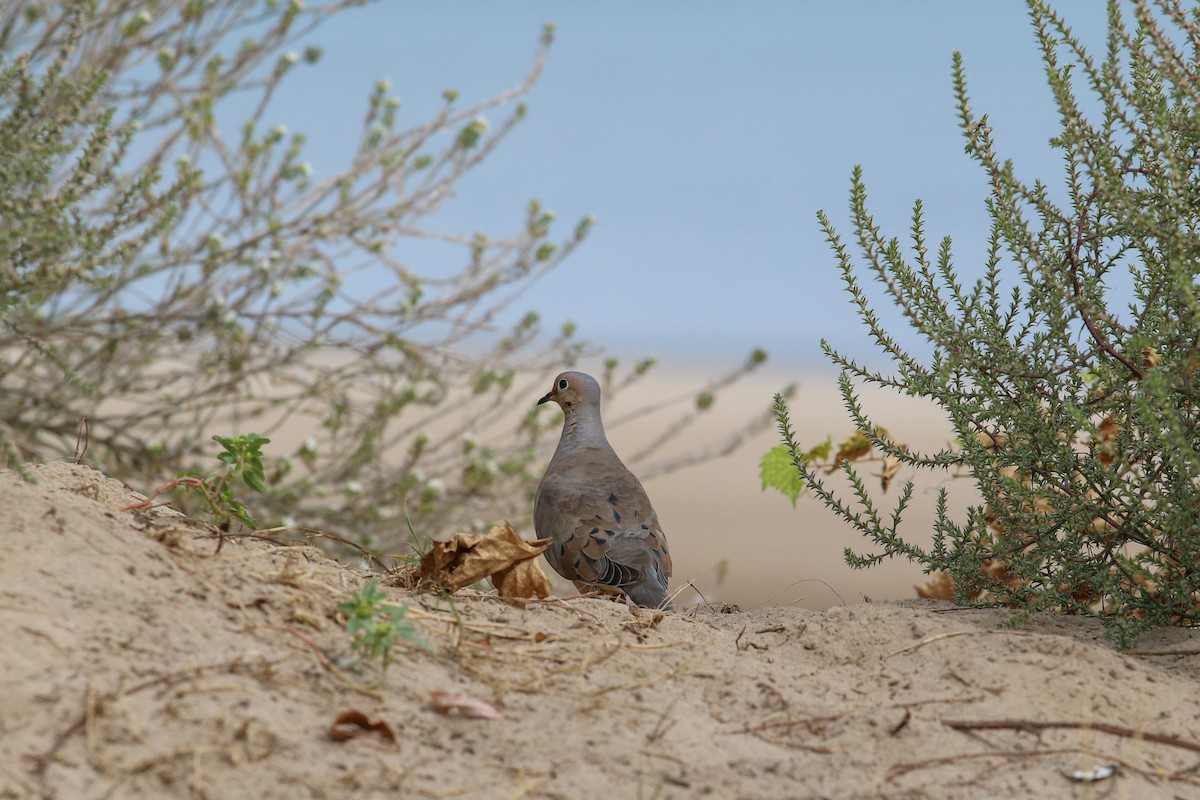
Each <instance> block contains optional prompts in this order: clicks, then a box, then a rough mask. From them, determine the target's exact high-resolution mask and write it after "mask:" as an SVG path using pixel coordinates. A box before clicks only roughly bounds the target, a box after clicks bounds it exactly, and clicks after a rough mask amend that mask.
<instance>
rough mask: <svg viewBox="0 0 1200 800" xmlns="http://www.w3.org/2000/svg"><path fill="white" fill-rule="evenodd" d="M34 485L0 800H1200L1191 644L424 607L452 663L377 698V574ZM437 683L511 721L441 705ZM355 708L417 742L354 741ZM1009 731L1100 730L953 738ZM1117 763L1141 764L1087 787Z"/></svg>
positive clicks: (12, 643)
mask: <svg viewBox="0 0 1200 800" xmlns="http://www.w3.org/2000/svg"><path fill="white" fill-rule="evenodd" d="M36 471H37V475H38V478H39V483H38V484H36V485H29V484H26V483H24V482H22V481H21V480H20V479H19V478H17V477H15V476H13V475H11V474H7V473H4V474H0V506H2V507H3V508H4V509H5V510H6V515H5V516H6V524H5V525H4V527H3V529H2V530H3V533H2V534H0V535H2V536H3V557H2V560H0V643H2V644H0V798H25V797H41V798H63V799H67V798H102V797H120V798H176V797H178V798H233V797H262V798H274V797H279V798H288V799H289V800H295V799H296V798H306V797H355V798H375V797H379V798H383V797H388V798H396V797H405V798H408V797H414V798H445V797H467V798H522V797H527V798H564V799H570V800H575V799H576V798H638V797H641V798H653V797H659V798H695V797H712V798H727V797H728V798H807V797H836V798H852V797H862V798H868V797H870V798H874V797H895V798H900V797H905V798H925V797H928V798H959V797H961V798H995V797H1056V798H1090V797H1115V798H1190V797H1200V770H1198V769H1197V767H1198V765H1200V691H1198V689H1200V678H1198V677H1197V673H1196V668H1197V665H1198V664H1200V655H1198V653H1200V634H1197V633H1195V632H1192V631H1180V630H1168V631H1161V632H1155V633H1152V634H1150V635H1147V636H1146V637H1143V639H1142V641H1141V642H1140V643H1139V647H1140V650H1141V653H1140V654H1133V655H1131V654H1119V653H1115V652H1113V651H1112V650H1111V649H1110V648H1109V647H1108V645H1107V644H1106V643H1105V641H1104V639H1103V635H1102V633H1101V631H1100V630H1099V629H1098V627H1097V626H1096V625H1095V624H1093V623H1091V622H1089V621H1086V620H1082V619H1078V618H1061V617H1054V616H1043V617H1039V618H1037V619H1035V620H1033V621H1032V622H1031V623H1029V624H1027V625H1025V626H1024V627H1022V628H1020V629H1019V630H1017V631H1015V632H1014V631H1009V630H1007V629H1005V628H1004V627H1003V620H1004V616H1005V615H1004V614H1003V613H1001V612H994V611H963V610H956V609H953V608H951V607H949V606H946V605H944V604H936V603H925V602H918V601H907V602H902V603H875V604H859V605H850V606H845V607H836V608H833V609H830V610H828V611H810V610H804V609H796V608H763V609H759V610H755V611H753V612H739V611H737V610H733V609H723V610H722V609H711V608H709V609H697V610H692V611H688V612H686V613H668V614H665V615H660V614H652V613H649V612H644V611H640V610H634V609H629V608H627V607H624V606H620V605H616V604H613V603H609V602H604V601H600V600H591V599H575V600H557V601H553V602H546V603H539V604H534V605H531V606H530V607H529V608H527V609H525V610H518V609H514V608H511V607H509V606H506V605H503V604H501V603H499V602H498V601H496V600H495V599H493V598H490V597H488V596H487V595H485V594H480V593H471V592H467V593H465V594H464V596H463V597H461V598H460V599H459V601H458V603H457V610H458V612H459V614H460V615H461V623H460V624H459V623H456V619H455V616H454V615H453V614H452V613H451V611H450V609H449V608H448V607H447V606H446V604H445V603H443V602H439V601H438V599H437V598H436V597H434V596H432V595H415V596H412V597H408V598H405V599H406V600H407V602H409V603H411V604H412V612H411V614H412V616H413V618H414V620H415V622H416V625H417V627H418V629H419V631H420V633H421V635H422V636H423V637H424V638H425V639H426V640H427V641H428V642H429V643H430V644H431V645H432V648H433V650H434V652H433V653H427V652H425V651H423V650H421V649H418V648H416V647H411V646H401V647H400V648H399V649H398V650H397V662H396V664H395V665H394V666H393V667H392V670H391V671H390V672H389V673H388V675H387V679H386V681H385V682H384V683H383V684H382V686H380V687H379V689H378V690H375V691H370V690H362V689H356V688H355V687H354V685H353V684H354V683H355V682H358V683H365V682H368V681H369V680H370V679H371V678H372V677H373V673H372V672H371V671H369V670H366V671H355V670H353V669H352V668H351V667H350V665H349V661H348V660H347V658H346V655H347V653H346V649H347V644H348V639H347V637H346V635H345V633H344V632H343V630H342V626H341V623H340V621H339V620H338V619H337V617H336V610H335V609H336V604H337V603H338V602H339V601H341V600H344V599H345V598H346V597H347V596H348V595H349V594H350V593H351V592H352V591H353V590H354V589H355V588H357V587H358V586H360V585H361V583H362V581H363V579H364V576H363V575H362V574H360V573H356V572H352V571H348V570H346V569H343V568H342V567H340V566H338V565H336V564H333V563H331V562H329V561H327V560H325V559H324V558H322V557H321V556H320V555H319V554H318V553H316V552H315V551H313V550H312V549H310V548H307V547H305V546H296V547H277V546H273V545H269V544H267V543H264V542H260V541H252V540H247V539H233V540H227V541H226V542H225V543H224V546H223V547H222V549H221V550H220V552H219V553H216V552H215V550H216V540H215V539H214V538H213V536H212V534H211V533H210V532H208V531H207V530H205V529H204V528H203V527H202V526H198V525H196V524H194V523H190V522H188V521H186V520H183V519H181V518H179V517H178V516H176V515H174V514H173V513H172V512H170V511H168V510H165V509H158V510H155V511H153V512H149V513H145V512H129V511H125V510H124V508H125V506H126V505H127V504H128V503H129V502H131V500H133V499H134V498H135V497H136V495H134V494H132V493H131V492H130V491H129V490H127V489H126V488H125V487H123V486H122V485H121V484H119V483H117V482H115V481H112V480H109V479H107V478H105V477H104V476H102V475H100V474H99V473H96V472H94V471H91V470H89V469H87V468H85V467H79V466H71V465H65V464H52V465H47V466H43V467H38V468H37V470H36ZM392 594H393V596H399V595H400V594H401V593H400V592H399V591H398V590H394V589H393V590H392ZM1166 652H1171V653H1182V655H1165V654H1163V653H1166ZM339 665H340V666H339ZM439 689H444V690H451V691H465V692H469V693H471V694H472V695H475V696H477V697H479V698H483V699H486V700H488V701H491V702H493V703H495V704H496V706H497V707H498V708H499V709H500V711H501V712H502V713H503V715H504V717H503V719H499V720H474V719H466V718H461V717H450V716H442V715H439V714H436V713H434V712H433V711H432V710H431V708H430V707H429V704H428V697H429V693H430V692H431V691H433V690H439ZM351 708H353V709H360V710H361V711H363V712H365V713H366V714H367V715H368V716H370V717H372V718H375V719H379V720H382V721H385V722H387V723H388V724H389V725H390V726H392V727H393V728H394V729H395V731H396V733H397V739H396V742H395V743H394V744H390V743H388V742H386V741H385V740H383V739H382V738H380V737H377V736H366V737H362V738H358V739H354V740H352V741H348V742H342V743H337V742H334V741H331V739H330V738H329V736H328V729H329V726H330V723H331V722H332V721H333V719H334V717H335V715H336V714H337V713H338V712H340V711H343V710H346V709H351ZM996 721H1023V722H1041V723H1056V724H1057V723H1062V724H1064V725H1069V726H1074V727H1047V728H1045V729H1043V730H1040V731H1033V730H1028V729H1026V730H1013V729H1011V728H997V729H985V730H959V729H955V728H954V727H952V726H951V724H950V723H966V724H969V725H978V724H979V723H988V722H996ZM1155 737H1158V738H1157V740H1156V739H1155ZM1096 764H1114V765H1116V766H1117V772H1116V774H1115V775H1114V776H1113V777H1111V778H1108V779H1107V780H1104V781H1102V782H1099V783H1095V784H1086V783H1076V782H1072V781H1071V780H1069V779H1068V778H1067V777H1065V775H1064V773H1066V772H1070V771H1071V770H1075V769H1090V768H1092V767H1093V765H1096Z"/></svg>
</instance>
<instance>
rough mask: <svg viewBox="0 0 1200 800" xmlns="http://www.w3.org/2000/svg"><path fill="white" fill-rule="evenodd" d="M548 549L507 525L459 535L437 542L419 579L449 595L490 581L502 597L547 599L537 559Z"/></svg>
mask: <svg viewBox="0 0 1200 800" xmlns="http://www.w3.org/2000/svg"><path fill="white" fill-rule="evenodd" d="M549 546H550V540H549V539H535V540H534V541H526V540H525V539H522V538H521V536H520V535H519V534H518V533H517V532H516V531H515V530H514V529H513V526H512V525H511V524H510V523H509V522H507V521H505V523H504V524H503V525H497V526H496V527H494V528H492V529H491V530H490V531H488V532H487V533H477V534H471V533H456V534H454V535H453V536H452V537H450V540H449V541H446V542H434V543H433V547H431V548H430V550H429V552H428V553H426V554H425V555H424V556H423V557H422V558H421V572H420V575H421V579H422V580H435V581H437V582H438V583H440V584H441V585H442V586H444V587H445V588H446V591H448V592H455V591H458V590H459V589H461V588H463V587H464V586H470V585H471V584H473V583H476V582H478V581H481V580H483V579H484V578H491V580H492V585H493V586H495V587H496V591H497V592H498V593H499V594H500V596H501V597H505V598H516V599H517V600H522V599H526V598H530V597H548V596H549V595H550V580H549V579H548V578H547V577H546V573H544V572H542V569H541V567H540V566H538V563H537V561H536V559H537V557H538V556H540V555H541V554H542V552H543V551H544V550H545V549H546V548H547V547H549Z"/></svg>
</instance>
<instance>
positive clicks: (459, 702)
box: [429, 691, 504, 719]
mask: <svg viewBox="0 0 1200 800" xmlns="http://www.w3.org/2000/svg"><path fill="white" fill-rule="evenodd" d="M429 706H430V707H431V708H432V709H433V710H434V711H436V712H437V713H439V714H454V715H456V716H460V717H469V718H471V719H501V718H503V716H504V715H503V714H501V713H500V712H499V711H497V710H496V707H495V706H494V705H492V704H491V703H489V702H488V701H486V700H480V699H479V698H478V697H475V696H473V695H469V694H466V693H465V692H441V691H434V692H430V693H429Z"/></svg>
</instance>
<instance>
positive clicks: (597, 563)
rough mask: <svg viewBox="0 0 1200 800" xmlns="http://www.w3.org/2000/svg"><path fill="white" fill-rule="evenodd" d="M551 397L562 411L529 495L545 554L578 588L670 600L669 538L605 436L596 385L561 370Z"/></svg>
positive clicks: (645, 600) (654, 603)
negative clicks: (549, 453)
mask: <svg viewBox="0 0 1200 800" xmlns="http://www.w3.org/2000/svg"><path fill="white" fill-rule="evenodd" d="M548 401H553V402H555V403H558V405H559V407H560V408H562V410H563V414H564V415H565V416H564V419H563V430H562V435H561V437H560V438H559V440H558V448H557V449H556V450H555V451H554V457H553V458H551V459H550V464H549V466H547V467H546V474H545V475H543V476H542V481H541V483H540V484H538V489H537V496H536V498H535V500H534V511H533V524H534V529H535V530H536V531H537V535H538V537H539V538H542V539H552V540H553V544H551V545H550V547H549V548H548V549H547V550H546V560H547V561H549V562H550V566H552V567H554V570H555V571H556V572H557V573H558V574H559V575H562V576H563V577H564V578H567V579H569V580H571V581H574V583H575V585H576V587H577V588H579V589H580V591H586V590H588V589H592V590H596V589H599V590H601V591H609V592H613V591H620V592H623V593H624V594H626V595H627V596H628V597H629V599H630V600H632V601H633V602H634V603H637V604H638V605H639V606H647V607H649V608H664V607H669V602H668V598H667V579H668V578H670V577H671V555H670V553H669V552H668V550H667V538H666V536H665V535H664V534H663V531H662V526H661V525H660V524H659V522H658V515H657V514H655V513H654V507H653V506H652V505H650V498H649V497H647V496H646V490H645V489H643V488H642V484H641V482H640V481H638V479H637V478H636V477H635V476H634V474H633V473H632V472H630V471H629V470H628V469H627V468H626V467H625V465H624V464H622V463H621V459H620V458H618V457H617V454H616V452H615V451H614V450H613V449H612V446H611V445H610V444H609V443H608V438H607V437H606V436H605V435H604V423H603V422H602V421H601V419H600V385H599V384H598V383H596V380H595V379H594V378H592V377H591V376H590V375H585V374H584V373H582V372H564V373H562V374H561V375H559V376H558V377H557V378H555V379H554V388H553V389H551V390H550V392H549V393H548V394H547V395H546V396H545V397H543V398H542V399H541V400H538V403H539V404H541V403H545V402H548Z"/></svg>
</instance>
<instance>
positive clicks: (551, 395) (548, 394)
mask: <svg viewBox="0 0 1200 800" xmlns="http://www.w3.org/2000/svg"><path fill="white" fill-rule="evenodd" d="M553 399H554V390H553V389H551V390H550V391H548V392H546V396H545V397H543V398H542V399H541V400H538V401H537V404H538V405H539V406H540V405H541V404H542V403H545V402H546V401H547V400H553Z"/></svg>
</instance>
